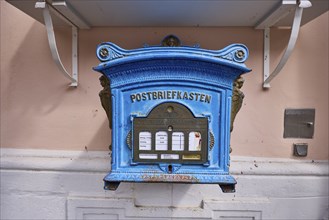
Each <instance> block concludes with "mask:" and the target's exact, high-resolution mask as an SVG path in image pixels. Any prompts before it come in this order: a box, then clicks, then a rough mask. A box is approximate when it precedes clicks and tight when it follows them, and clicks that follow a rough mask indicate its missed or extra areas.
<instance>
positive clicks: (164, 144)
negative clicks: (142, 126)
mask: <svg viewBox="0 0 329 220" xmlns="http://www.w3.org/2000/svg"><path fill="white" fill-rule="evenodd" d="M155 150H165V151H166V150H168V134H167V132H166V131H158V132H157V133H156V134H155Z"/></svg>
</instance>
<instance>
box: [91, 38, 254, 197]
mask: <svg viewBox="0 0 329 220" xmlns="http://www.w3.org/2000/svg"><path fill="white" fill-rule="evenodd" d="M97 57H98V59H99V60H100V61H101V63H100V64H99V65H98V66H96V67H95V68H94V70H96V71H98V72H100V73H102V74H103V76H101V78H100V79H101V82H102V85H103V87H104V89H103V90H102V91H101V92H100V97H101V101H102V105H103V107H104V109H105V110H106V113H107V116H108V119H109V122H110V127H111V128H112V144H111V150H112V166H111V171H110V173H109V174H108V175H106V176H105V178H104V182H105V187H104V188H105V189H110V190H115V189H116V188H117V187H118V185H119V184H120V182H172V183H201V184H207V183H212V184H219V185H220V186H221V188H222V190H223V191H224V192H234V190H235V184H236V181H235V179H234V178H233V177H232V176H231V175H230V174H229V166H230V157H229V154H230V131H231V129H232V122H231V120H232V119H234V117H235V114H236V112H237V111H235V113H234V111H233V110H232V109H231V106H233V105H234V100H239V99H240V100H242V98H243V94H242V92H241V91H239V89H240V88H241V86H240V87H239V83H238V81H239V80H238V79H241V78H240V75H241V74H243V73H246V72H249V71H250V69H248V68H247V67H246V66H245V65H244V62H245V60H246V59H247V57H248V49H247V48H246V47H245V46H244V45H241V44H232V45H230V46H228V47H226V48H224V49H222V50H216V51H213V50H205V49H201V48H199V47H197V46H191V47H189V46H182V45H181V44H180V41H179V39H178V38H177V37H175V36H173V35H170V36H168V37H166V38H165V39H164V40H163V41H162V45H159V46H146V47H143V48H140V49H134V50H124V49H122V48H120V47H118V46H117V45H115V44H113V43H109V42H108V43H102V44H100V45H99V46H98V47H97ZM233 88H234V89H235V90H238V92H237V93H238V94H237V97H238V98H235V97H234V95H232V94H233V93H232V92H233ZM239 93H240V95H239ZM241 94H242V97H241ZM232 98H233V102H232ZM238 103H240V104H237V107H236V106H235V107H234V109H239V108H240V107H241V101H238ZM239 105H240V106H239ZM231 112H232V116H231Z"/></svg>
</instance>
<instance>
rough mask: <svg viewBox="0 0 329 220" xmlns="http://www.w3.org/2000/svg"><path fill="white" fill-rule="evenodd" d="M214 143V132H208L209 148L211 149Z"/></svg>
mask: <svg viewBox="0 0 329 220" xmlns="http://www.w3.org/2000/svg"><path fill="white" fill-rule="evenodd" d="M214 145H215V137H214V134H213V133H212V132H210V141H209V147H210V150H212V149H213V147H214Z"/></svg>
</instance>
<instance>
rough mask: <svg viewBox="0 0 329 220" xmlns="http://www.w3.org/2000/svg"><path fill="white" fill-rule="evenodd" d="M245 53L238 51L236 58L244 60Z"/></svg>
mask: <svg viewBox="0 0 329 220" xmlns="http://www.w3.org/2000/svg"><path fill="white" fill-rule="evenodd" d="M244 55H245V54H244V51H243V50H238V51H237V52H236V53H235V56H236V57H237V58H239V59H242V58H243V57H244Z"/></svg>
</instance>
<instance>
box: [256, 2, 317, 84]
mask: <svg viewBox="0 0 329 220" xmlns="http://www.w3.org/2000/svg"><path fill="white" fill-rule="evenodd" d="M311 6H312V3H311V2H310V1H308V0H301V1H296V0H283V1H282V4H281V5H280V6H279V7H278V8H277V9H276V10H275V11H274V12H273V13H272V14H271V15H270V16H268V17H267V18H266V19H265V20H263V21H262V22H260V24H258V25H257V26H256V29H264V60H263V62H264V70H263V77H264V81H263V88H270V82H271V81H272V80H273V79H274V78H275V77H276V76H277V75H278V74H279V73H280V71H281V70H282V68H283V67H284V65H285V64H286V62H287V61H288V59H289V57H290V55H291V53H292V51H293V49H294V47H295V44H296V41H297V37H298V34H299V29H300V23H301V19H302V14H303V9H304V8H309V7H311ZM293 9H295V16H294V21H293V24H292V29H291V33H290V38H289V41H288V46H287V48H286V50H285V52H284V54H283V56H282V57H281V59H280V61H279V63H278V65H277V66H276V68H275V69H274V71H273V72H272V73H271V74H270V27H271V26H272V25H274V24H275V23H276V22H277V21H279V20H280V19H281V18H283V17H285V16H286V15H288V14H289V13H290V12H291V11H292V10H293Z"/></svg>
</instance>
